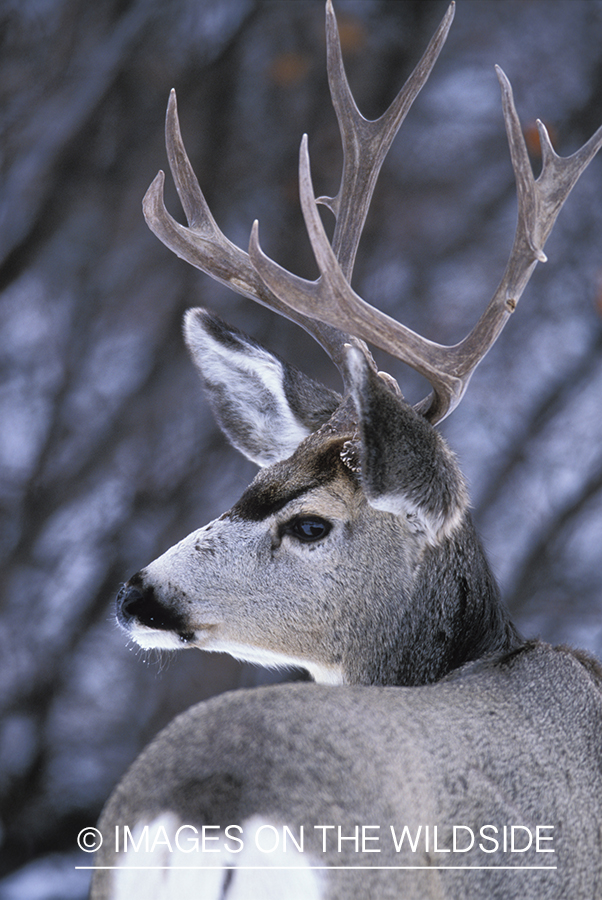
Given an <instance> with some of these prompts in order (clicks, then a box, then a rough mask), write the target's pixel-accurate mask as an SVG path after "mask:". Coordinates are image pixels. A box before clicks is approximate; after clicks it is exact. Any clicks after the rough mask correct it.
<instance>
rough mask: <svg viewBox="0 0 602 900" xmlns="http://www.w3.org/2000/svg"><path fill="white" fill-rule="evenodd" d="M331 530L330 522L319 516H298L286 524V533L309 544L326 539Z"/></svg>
mask: <svg viewBox="0 0 602 900" xmlns="http://www.w3.org/2000/svg"><path fill="white" fill-rule="evenodd" d="M331 528H332V525H331V524H330V522H327V521H326V519H320V518H319V516H299V517H298V518H296V519H293V520H292V521H291V522H289V523H288V524H287V526H286V531H287V532H288V534H292V535H293V536H294V537H296V538H298V539H299V540H300V541H305V542H306V543H309V542H311V541H319V540H320V538H324V537H326V535H327V534H328V532H329V531H330V529H331Z"/></svg>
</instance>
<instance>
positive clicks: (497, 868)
mask: <svg viewBox="0 0 602 900" xmlns="http://www.w3.org/2000/svg"><path fill="white" fill-rule="evenodd" d="M75 868H76V869H91V870H92V871H93V872H98V871H100V870H104V869H127V870H128V871H144V872H147V871H149V872H150V871H151V870H154V869H160V870H161V871H168V870H169V869H186V870H192V869H194V870H195V871H199V872H202V871H203V870H204V869H239V870H241V871H242V870H246V871H255V870H259V871H262V872H263V871H266V872H267V871H270V869H271V870H274V871H276V870H277V871H280V872H286V871H287V869H290V870H291V871H295V870H303V869H362V870H370V869H394V870H395V871H401V870H407V869H425V870H426V871H428V870H429V869H491V870H492V871H496V872H499V871H500V870H501V869H518V870H521V869H524V870H527V869H544V870H549V871H554V870H556V869H557V868H558V866H129V865H125V866H75Z"/></svg>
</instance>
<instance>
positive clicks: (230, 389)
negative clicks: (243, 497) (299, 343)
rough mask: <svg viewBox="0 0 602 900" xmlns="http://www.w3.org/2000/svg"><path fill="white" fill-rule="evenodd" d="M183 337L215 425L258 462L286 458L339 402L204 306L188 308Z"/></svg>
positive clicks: (333, 394) (270, 461)
mask: <svg viewBox="0 0 602 900" xmlns="http://www.w3.org/2000/svg"><path fill="white" fill-rule="evenodd" d="M184 338H185V340H186V345H187V346H188V350H189V351H190V355H191V356H192V359H193V361H194V363H195V365H196V367H197V368H198V370H199V372H200V374H201V378H202V379H203V385H204V388H205V391H206V393H207V396H208V398H209V402H210V404H211V408H212V410H213V413H214V415H215V418H216V420H217V422H218V424H219V426H220V428H221V429H222V431H223V432H224V434H225V435H226V437H227V438H228V440H229V441H230V442H231V443H232V444H233V445H234V446H235V447H236V449H237V450H240V451H241V453H242V454H243V455H244V456H246V457H247V459H250V460H252V461H253V462H255V463H257V465H259V466H268V465H271V463H273V462H277V461H278V460H281V459H286V458H287V457H289V456H290V455H291V454H292V453H293V452H294V451H295V450H296V448H297V447H298V445H299V444H300V443H301V441H302V440H303V439H304V438H305V437H307V435H308V434H310V433H311V432H312V431H315V430H316V429H317V428H319V427H320V425H322V424H324V422H326V421H328V419H329V418H330V416H331V415H332V413H333V412H334V411H335V410H336V408H337V407H338V405H339V404H340V402H341V397H340V396H339V394H337V393H336V392H335V391H331V390H329V389H328V388H326V387H324V386H323V385H321V384H319V383H318V382H317V381H313V380H312V379H311V378H308V377H307V376H306V375H304V374H303V373H302V372H299V370H298V369H295V368H294V367H293V366H290V365H288V364H287V363H285V362H284V361H283V360H281V359H280V358H279V357H277V356H275V355H274V354H272V353H270V352H269V351H268V350H266V349H265V348H264V347H262V346H261V345H260V344H258V343H257V342H256V341H254V340H253V339H252V338H250V337H248V336H247V335H246V334H243V333H242V332H241V331H238V329H236V328H232V327H230V326H229V325H226V324H225V322H222V321H221V319H218V318H217V316H214V315H212V314H211V313H208V312H207V311H206V310H204V309H190V310H188V312H187V313H186V315H185V318H184Z"/></svg>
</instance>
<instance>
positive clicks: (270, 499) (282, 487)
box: [231, 435, 353, 522]
mask: <svg viewBox="0 0 602 900" xmlns="http://www.w3.org/2000/svg"><path fill="white" fill-rule="evenodd" d="M316 437H317V436H316V435H311V436H310V437H309V438H308V439H307V440H306V441H304V442H303V444H301V446H300V447H299V449H298V450H297V451H296V452H295V453H294V454H293V456H291V457H290V459H286V460H284V461H283V462H279V463H275V464H274V465H272V466H270V467H269V468H268V469H262V471H261V472H259V474H258V475H257V476H256V478H255V479H254V480H253V481H252V482H251V484H250V485H249V487H248V488H247V490H246V491H245V492H244V494H243V495H242V497H241V498H240V500H239V501H238V503H236V504H235V505H234V506H233V507H232V510H231V514H232V515H233V516H237V517H239V518H241V519H247V520H248V521H252V522H259V521H261V520H262V519H265V518H267V517H268V516H270V515H273V514H274V513H277V512H278V510H280V509H282V508H283V507H284V506H286V505H287V503H290V502H291V500H295V499H296V498H297V497H301V496H302V495H303V494H306V493H307V492H308V491H310V490H312V489H314V488H317V487H321V486H322V485H325V484H328V483H329V482H330V481H332V480H333V479H334V478H336V477H337V476H338V475H340V474H341V473H344V474H345V476H346V477H348V478H349V479H350V480H353V475H352V474H351V472H350V471H349V470H348V469H347V468H346V466H345V465H343V463H342V462H341V456H340V454H341V450H342V449H343V444H344V442H345V439H346V438H344V437H343V438H341V437H338V438H337V439H335V440H332V439H331V440H328V441H325V442H324V443H323V444H322V446H318V447H312V446H311V445H312V444H313V443H315V442H316V441H315V438H316ZM312 439H313V440H312ZM320 443H322V442H320Z"/></svg>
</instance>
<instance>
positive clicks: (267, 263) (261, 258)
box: [249, 67, 602, 423]
mask: <svg viewBox="0 0 602 900" xmlns="http://www.w3.org/2000/svg"><path fill="white" fill-rule="evenodd" d="M496 71H497V75H498V78H499V81H500V85H501V89H502V105H503V111H504V120H505V124H506V131H507V135H508V141H509V145H510V155H511V159H512V166H513V168H514V173H515V178H516V184H517V194H518V223H517V228H516V235H515V239H514V244H513V247H512V251H511V254H510V259H509V260H508V264H507V266H506V270H505V272H504V275H503V277H502V280H501V282H500V285H499V287H498V288H497V290H496V292H495V294H494V295H493V297H492V299H491V301H490V302H489V304H488V306H487V308H486V309H485V311H484V312H483V314H482V316H481V318H480V319H479V321H478V322H477V324H476V325H475V327H474V328H473V330H472V331H471V332H470V334H468V335H467V337H465V338H464V340H463V341H461V342H460V343H459V344H455V345H453V346H449V347H447V346H443V345H441V344H436V343H433V342H432V341H429V340H427V339H426V338H423V337H421V336H420V335H418V334H416V333H415V332H413V331H411V330H410V329H409V328H406V327H405V326H404V325H402V324H401V323H399V322H397V321H395V320H394V319H392V318H390V317H389V316H387V315H386V314H385V313H383V312H381V311H380V310H378V309H375V308H374V307H372V306H370V305H369V304H368V303H366V302H365V301H364V300H362V299H361V298H360V297H359V296H358V295H357V294H356V293H355V292H354V291H353V290H352V288H351V286H350V284H349V282H348V280H347V279H346V278H345V275H344V273H343V270H342V267H341V265H340V263H339V261H338V260H337V258H336V255H335V253H334V251H333V248H332V247H331V246H330V244H329V242H328V238H327V237H326V233H325V231H324V228H323V225H322V222H321V219H320V216H319V214H318V212H317V208H316V203H317V202H320V201H319V200H315V195H314V192H313V188H312V184H311V175H310V168H309V155H308V151H307V138H306V137H304V139H303V141H302V144H301V154H300V163H299V181H300V192H301V205H302V209H303V215H304V218H305V223H306V227H307V231H308V234H309V238H310V240H311V244H312V247H313V251H314V254H315V257H316V261H317V263H318V267H319V269H320V273H321V274H320V278H319V279H318V280H317V281H314V282H309V281H305V280H304V279H301V278H298V277H297V276H295V275H292V274H291V273H289V272H286V271H285V270H284V269H282V268H281V267H280V266H278V265H277V264H276V263H274V262H273V261H272V260H270V259H269V258H268V257H267V256H266V255H265V254H264V253H263V251H262V250H261V248H260V247H259V242H258V230H257V223H255V226H254V228H253V232H252V235H251V243H250V247H249V252H250V255H251V259H252V261H253V264H254V266H255V268H256V269H257V271H258V272H259V274H260V275H261V278H262V279H263V281H264V282H265V284H266V285H268V286H269V287H270V289H271V290H272V291H273V292H274V293H275V294H277V295H278V296H280V297H286V302H287V304H288V305H289V306H290V307H292V308H293V309H303V310H304V311H305V313H306V314H308V315H311V316H314V317H316V318H319V319H320V320H321V321H323V322H331V323H333V322H337V324H338V325H339V327H341V328H345V329H346V330H348V331H349V332H350V333H351V334H354V335H356V336H357V337H361V338H362V339H363V340H364V341H368V342H370V343H372V344H374V345H375V346H377V347H380V348H381V349H382V350H386V351H387V352H388V353H390V354H391V355H392V356H394V357H396V358H397V359H400V360H402V361H403V362H405V363H407V364H408V365H410V366H411V367H412V368H414V369H415V370H416V371H418V372H420V373H421V374H422V375H424V376H425V377H426V378H427V379H428V380H429V381H430V383H431V385H432V387H433V393H432V394H431V395H429V397H427V398H425V399H424V400H422V401H421V402H420V403H419V404H417V405H416V408H417V409H418V410H419V411H420V412H422V413H423V415H425V416H426V417H427V418H428V419H429V420H430V421H431V422H433V423H435V422H438V421H441V420H442V419H443V418H444V417H445V416H447V415H449V413H450V412H452V410H453V409H454V408H455V407H456V406H457V405H458V403H459V402H460V400H461V399H462V396H463V394H464V391H465V390H466V387H467V385H468V382H469V381H470V378H471V376H472V373H473V372H474V370H475V368H476V367H477V365H478V364H479V362H480V361H481V360H482V359H483V357H484V356H485V354H486V353H487V351H488V350H489V349H490V348H491V346H492V345H493V344H494V342H495V341H496V339H497V337H498V336H499V334H500V332H501V331H502V329H503V327H504V325H505V324H506V321H507V320H508V318H509V316H510V314H511V313H512V312H513V311H514V310H515V308H516V305H517V303H518V301H519V299H520V297H521V295H522V293H523V291H524V289H525V287H526V285H527V283H528V281H529V278H530V277H531V274H532V272H533V270H534V268H535V266H536V264H537V263H538V262H545V261H546V256H545V254H544V253H543V247H544V245H545V242H546V240H547V238H548V236H549V234H550V232H551V230H552V227H553V225H554V222H555V221H556V218H557V216H558V213H559V212H560V210H561V208H562V206H563V204H564V202H565V201H566V199H567V197H568V196H569V194H570V192H571V190H572V188H573V187H574V185H575V184H576V182H577V180H578V178H579V176H580V175H581V173H582V172H583V170H584V169H585V168H586V166H587V165H588V164H589V162H590V161H591V160H592V158H593V157H594V156H595V154H596V153H597V152H598V150H599V149H600V146H602V127H601V128H599V129H598V131H597V132H596V133H595V134H594V135H593V137H591V138H590V140H589V141H588V142H587V143H586V144H584V146H583V147H582V148H581V149H580V150H578V151H577V152H576V153H574V154H573V155H572V156H569V157H560V156H558V155H557V154H556V153H555V151H554V149H553V147H552V144H551V143H550V139H549V136H548V133H547V131H546V128H545V126H544V125H543V123H542V122H540V121H538V123H537V127H538V129H539V135H540V140H541V147H542V159H543V165H542V171H541V173H540V175H539V177H538V178H537V180H535V179H534V177H533V171H532V168H531V164H530V162H529V158H528V154H527V148H526V145H525V141H524V138H523V134H522V130H521V126H520V121H519V118H518V115H517V113H516V109H515V106H514V100H513V96H512V88H511V86H510V82H509V81H508V79H507V78H506V76H505V75H504V73H503V72H502V70H501V69H500V68H499V67H496Z"/></svg>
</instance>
